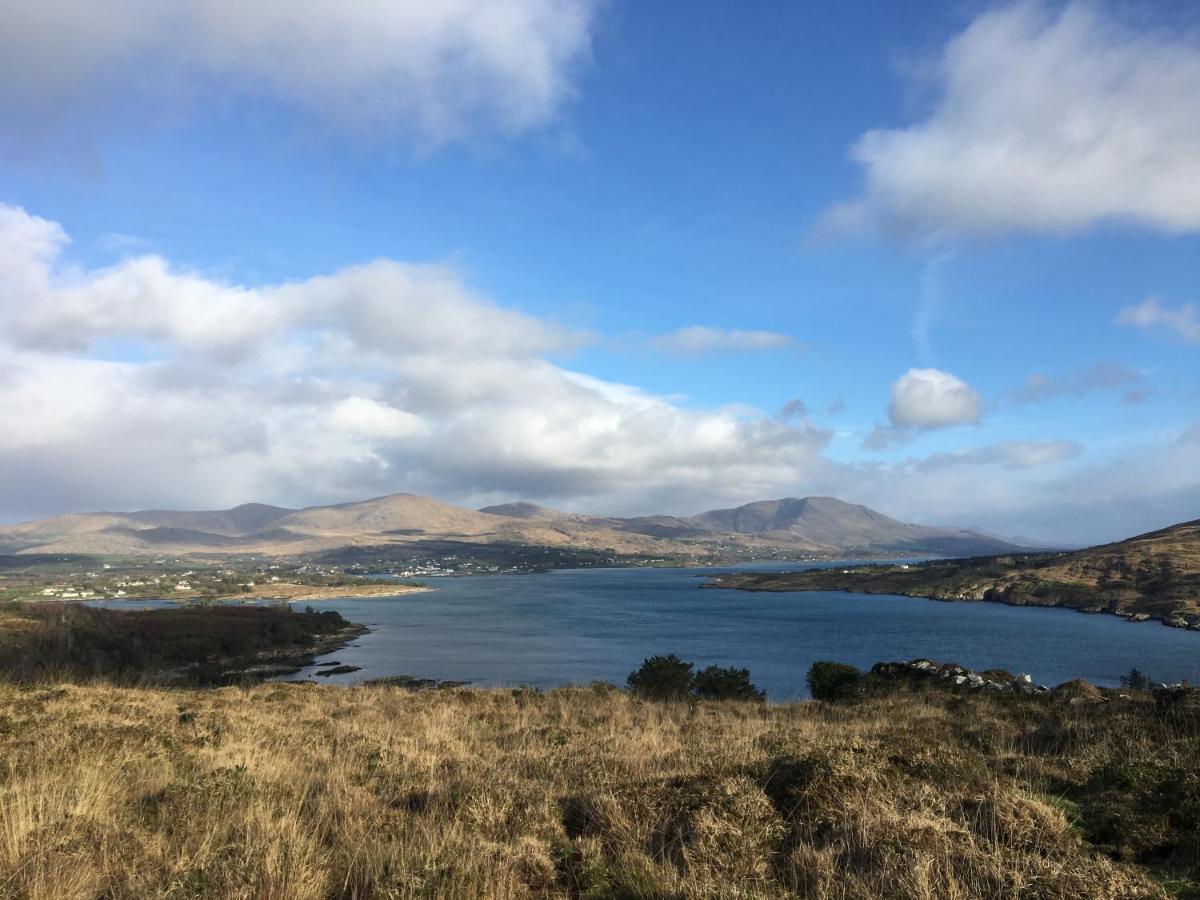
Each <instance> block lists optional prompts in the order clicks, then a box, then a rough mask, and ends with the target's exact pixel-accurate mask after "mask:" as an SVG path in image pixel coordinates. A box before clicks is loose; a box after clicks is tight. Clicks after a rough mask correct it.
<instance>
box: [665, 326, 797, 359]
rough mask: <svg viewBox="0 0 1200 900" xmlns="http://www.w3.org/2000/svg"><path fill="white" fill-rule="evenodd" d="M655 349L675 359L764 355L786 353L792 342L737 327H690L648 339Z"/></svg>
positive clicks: (781, 337) (773, 332)
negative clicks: (713, 355) (674, 356)
mask: <svg viewBox="0 0 1200 900" xmlns="http://www.w3.org/2000/svg"><path fill="white" fill-rule="evenodd" d="M650 345H651V346H652V347H654V348H655V349H656V350H660V351H662V352H664V353H670V354H672V355H676V356H707V355H709V354H715V353H764V352H771V351H775V350H787V349H789V348H792V347H795V346H796V341H795V339H793V338H792V337H790V336H789V335H786V334H780V333H779V332H777V331H754V330H750V331H744V330H742V329H738V328H709V327H708V326H706V325H690V326H688V327H686V328H679V329H677V330H675V331H672V332H669V333H668V334H663V335H659V336H657V337H654V338H651V339H650Z"/></svg>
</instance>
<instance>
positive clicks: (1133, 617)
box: [700, 573, 1200, 632]
mask: <svg viewBox="0 0 1200 900" xmlns="http://www.w3.org/2000/svg"><path fill="white" fill-rule="evenodd" d="M747 574H768V573H747ZM700 577H701V578H706V579H710V580H708V581H706V582H705V583H703V584H701V585H700V589H701V590H706V589H707V590H728V591H746V592H747V593H751V594H755V593H770V594H819V593H830V594H870V595H872V596H875V597H881V596H884V597H886V596H892V597H907V598H909V599H911V600H932V601H933V602H935V603H1002V604H1004V605H1005V606H1013V607H1027V608H1030V609H1065V610H1069V611H1071V612H1077V613H1082V614H1084V615H1089V616H1096V615H1104V616H1113V617H1114V618H1117V619H1123V620H1124V621H1126V622H1129V623H1131V624H1134V625H1141V624H1144V623H1146V622H1158V623H1159V624H1160V625H1162V626H1164V627H1166V628H1177V629H1179V630H1180V631H1197V632H1200V623H1198V624H1196V625H1192V624H1189V623H1188V621H1187V620H1186V619H1184V618H1182V617H1175V618H1172V619H1167V618H1166V617H1164V616H1159V615H1153V614H1151V613H1143V612H1128V613H1127V612H1118V611H1116V610H1111V609H1105V608H1103V607H1081V606H1068V605H1067V604H1065V603H1018V602H1015V601H1013V600H1009V599H1007V598H1005V597H1004V596H999V597H987V596H985V597H979V598H965V597H964V598H955V597H935V596H933V595H932V594H914V593H909V592H907V591H900V590H894V589H893V590H882V589H875V590H873V589H871V588H868V587H855V588H831V587H794V586H786V587H778V588H776V587H766V586H752V585H741V584H721V583H719V581H717V580H716V579H718V578H719V577H720V576H714V575H702V576H700ZM733 577H734V578H738V577H745V576H741V575H735V576H733Z"/></svg>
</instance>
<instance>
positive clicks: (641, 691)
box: [625, 653, 692, 700]
mask: <svg viewBox="0 0 1200 900" xmlns="http://www.w3.org/2000/svg"><path fill="white" fill-rule="evenodd" d="M625 680H626V682H628V684H629V690H631V691H632V692H633V693H634V694H635V695H637V696H638V697H646V698H647V699H650V700H678V699H681V698H683V697H686V696H687V695H688V692H689V691H690V690H691V687H692V664H691V663H690V662H684V661H683V660H682V659H680V658H679V657H678V656H676V655H675V654H674V653H672V654H670V655H669V656H651V657H650V658H649V659H647V660H646V661H645V662H644V663H642V666H641V668H640V669H638V670H637V671H636V672H630V673H629V677H628V678H626V679H625Z"/></svg>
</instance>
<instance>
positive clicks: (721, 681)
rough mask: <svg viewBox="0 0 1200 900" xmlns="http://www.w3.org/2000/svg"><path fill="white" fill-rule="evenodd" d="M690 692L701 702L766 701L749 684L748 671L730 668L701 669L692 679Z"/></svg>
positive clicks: (761, 693) (761, 694) (713, 667)
mask: <svg viewBox="0 0 1200 900" xmlns="http://www.w3.org/2000/svg"><path fill="white" fill-rule="evenodd" d="M692 691H693V692H694V693H695V694H696V696H697V697H699V698H700V699H701V700H757V701H763V700H766V699H767V695H766V694H765V693H763V692H762V691H760V690H759V689H758V688H756V687H755V686H754V685H753V683H751V681H750V670H749V669H735V668H733V667H732V666H731V667H729V668H724V667H722V666H709V667H708V668H707V669H701V670H700V671H699V672H697V673H696V677H695V678H693V679H692Z"/></svg>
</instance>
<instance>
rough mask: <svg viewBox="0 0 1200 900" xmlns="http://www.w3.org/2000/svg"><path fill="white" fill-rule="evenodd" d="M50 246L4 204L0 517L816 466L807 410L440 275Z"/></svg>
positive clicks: (640, 487) (712, 488) (816, 435)
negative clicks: (715, 394)
mask: <svg viewBox="0 0 1200 900" xmlns="http://www.w3.org/2000/svg"><path fill="white" fill-rule="evenodd" d="M65 245H66V237H65V235H64V234H63V232H62V230H61V229H60V228H59V227H58V226H57V225H55V224H54V223H51V222H47V221H46V220H43V219H39V218H37V217H35V216H31V215H29V214H27V213H25V212H23V211H21V210H18V209H15V208H12V207H4V206H0V497H2V498H4V505H5V507H6V509H5V510H3V511H0V516H7V517H8V518H12V517H13V516H15V515H24V514H36V513H44V512H53V511H60V510H78V509H81V508H104V507H116V508H129V507H134V506H162V505H183V506H192V507H195V506H213V505H224V504H229V503H237V502H242V501H245V500H247V499H251V498H253V499H262V500H267V501H274V502H282V503H288V504H293V503H311V502H321V501H324V500H330V499H337V500H342V499H348V498H353V497H360V496H366V495H370V494H379V493H384V492H387V491H392V490H413V491H417V492H421V493H431V494H435V495H438V496H443V497H446V498H448V499H457V500H460V501H466V502H470V501H471V500H473V499H476V498H486V497H492V496H496V495H512V494H520V495H529V496H533V497H535V498H541V499H555V498H569V499H575V500H578V501H579V503H580V504H584V502H585V501H584V499H583V498H589V497H590V498H602V499H603V501H604V503H605V504H607V505H608V506H610V507H622V508H625V509H632V508H639V509H653V508H655V507H656V506H658V504H660V503H661V504H673V503H680V502H682V503H686V504H688V505H691V504H692V503H694V502H696V500H697V498H701V497H704V498H711V499H712V500H713V501H714V502H725V501H728V500H742V499H744V498H745V497H746V496H770V495H773V494H781V493H787V492H789V491H790V490H791V489H795V488H796V487H797V486H799V485H803V484H805V483H806V482H807V481H808V480H810V478H811V477H812V474H813V472H814V471H815V470H816V469H818V468H819V467H820V466H822V465H823V464H824V463H823V462H822V460H821V452H822V450H823V448H824V447H825V445H826V443H827V442H828V440H829V435H828V433H827V432H824V431H822V430H820V429H817V428H815V427H814V426H812V425H811V424H810V423H808V422H807V421H797V422H791V423H789V422H784V421H780V420H778V419H775V418H772V417H771V416H769V415H767V414H763V413H757V414H755V413H748V412H747V411H745V410H742V409H734V408H718V409H709V410H690V409H684V408H682V407H680V406H678V405H676V404H675V403H673V402H671V401H670V400H667V399H664V398H661V397H657V396H655V395H652V394H649V393H647V392H645V391H643V390H641V389H639V388H637V387H634V386H629V385H621V384H615V383H612V382H607V381H603V380H600V379H596V378H593V377H591V376H588V375H585V374H580V373H575V372H571V371H569V370H567V369H564V368H562V367H561V366H560V365H558V364H556V363H555V362H554V361H552V360H553V357H554V356H555V355H557V354H561V353H564V352H568V351H570V350H571V349H572V348H574V347H576V346H577V345H578V344H579V342H580V341H581V340H586V338H587V336H586V335H580V334H577V333H575V332H572V331H570V330H568V329H564V328H562V327H560V326H557V325H555V324H553V323H551V322H547V321H544V320H541V319H536V318H534V317H532V316H529V315H526V314H523V313H521V312H519V311H516V310H513V309H509V308H504V307H501V306H498V305H497V304H495V303H493V302H491V301H490V300H488V299H487V298H485V297H481V296H479V295H478V294H476V293H475V292H473V291H472V290H471V289H470V288H469V287H467V286H466V285H465V284H464V283H463V282H462V280H461V278H460V277H459V276H458V275H457V274H455V273H454V272H453V271H450V270H448V269H446V268H444V267H440V266H423V265H411V264H402V263H396V262H390V261H385V260H380V261H376V262H373V263H368V264H365V265H361V266H354V267H350V268H347V269H343V270H341V271H339V272H336V273H334V274H332V275H328V276H323V277H318V278H312V279H308V280H305V281H300V282H294V283H288V284H282V285H267V286H264V287H257V288H251V287H246V286H243V285H238V284H229V283H221V282H217V281H215V280H213V279H211V278H208V277H206V276H204V275H202V274H199V273H196V272H184V271H179V270H178V269H177V268H176V267H173V266H172V265H170V264H169V263H168V262H167V261H165V260H163V259H161V258H159V257H155V256H143V257H137V258H133V259H129V260H125V261H123V262H121V263H119V264H117V265H115V266H112V267H109V268H104V269H95V270H88V269H80V268H76V267H72V266H69V265H67V264H65V263H64V262H63V260H62V257H61V253H62V250H63V248H64V246H65ZM114 346H116V347H119V348H121V351H120V352H119V353H117V354H116V355H117V356H118V357H119V356H122V355H123V356H124V358H125V361H117V362H113V361H111V358H112V357H113V356H114V352H113V350H112V348H113V347H114ZM100 353H103V354H104V355H105V356H107V357H109V359H108V361H105V360H102V359H99V358H97V357H98V354H100ZM684 498H686V499H684ZM658 508H662V507H658Z"/></svg>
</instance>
